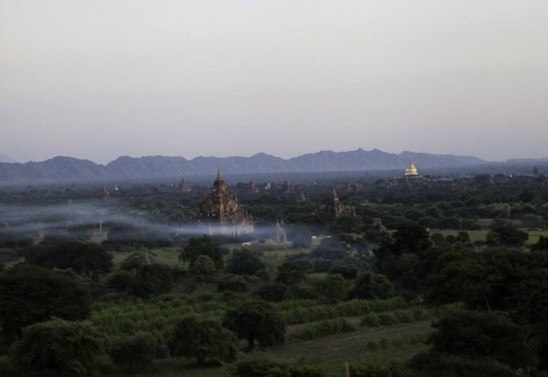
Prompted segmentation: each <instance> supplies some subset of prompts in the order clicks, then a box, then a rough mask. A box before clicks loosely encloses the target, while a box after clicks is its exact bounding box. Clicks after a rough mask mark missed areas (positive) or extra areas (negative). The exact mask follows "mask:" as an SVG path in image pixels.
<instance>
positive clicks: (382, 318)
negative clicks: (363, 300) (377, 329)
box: [379, 313, 398, 326]
mask: <svg viewBox="0 0 548 377" xmlns="http://www.w3.org/2000/svg"><path fill="white" fill-rule="evenodd" d="M379 323H380V324H381V325H382V326H388V325H395V324H397V323H398V320H397V319H396V316H395V315H394V314H392V313H380V314H379Z"/></svg>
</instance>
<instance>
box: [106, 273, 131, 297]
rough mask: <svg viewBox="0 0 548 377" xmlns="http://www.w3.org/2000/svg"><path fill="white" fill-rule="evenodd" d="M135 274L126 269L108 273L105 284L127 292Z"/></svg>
mask: <svg viewBox="0 0 548 377" xmlns="http://www.w3.org/2000/svg"><path fill="white" fill-rule="evenodd" d="M134 281H135V276H133V274H132V273H131V272H128V271H123V270H119V271H115V272H112V273H111V274H109V275H108V276H107V277H106V279H105V285H106V286H107V287H108V288H109V289H112V290H113V291H116V292H127V291H129V290H130V288H131V287H132V285H133V283H134Z"/></svg>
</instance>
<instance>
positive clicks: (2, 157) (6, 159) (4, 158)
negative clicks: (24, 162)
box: [0, 154, 17, 162]
mask: <svg viewBox="0 0 548 377" xmlns="http://www.w3.org/2000/svg"><path fill="white" fill-rule="evenodd" d="M0 162H17V161H15V160H14V159H13V158H11V157H10V156H6V155H5V154H0Z"/></svg>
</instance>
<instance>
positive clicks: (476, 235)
mask: <svg viewBox="0 0 548 377" xmlns="http://www.w3.org/2000/svg"><path fill="white" fill-rule="evenodd" d="M436 232H437V231H436ZM459 232H462V230H460V229H443V230H440V231H439V233H441V234H442V235H443V236H444V237H447V236H457V235H458V234H459ZM465 232H466V233H468V235H469V236H470V241H471V242H475V241H485V238H486V237H487V233H489V229H481V230H466V231H465Z"/></svg>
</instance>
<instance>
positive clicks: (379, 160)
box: [0, 149, 487, 184]
mask: <svg viewBox="0 0 548 377" xmlns="http://www.w3.org/2000/svg"><path fill="white" fill-rule="evenodd" d="M409 160H413V161H414V162H415V164H416V165H417V166H418V168H419V169H443V168H457V167H469V166H478V165H482V164H486V163H487V162H486V161H484V160H481V159H479V158H476V157H470V156H456V155H437V154H429V153H414V152H402V153H400V154H392V153H387V152H383V151H380V150H378V149H374V150H371V151H365V150H363V149H358V150H355V151H349V152H332V151H322V152H317V153H309V154H304V155H302V156H298V157H294V158H290V159H283V158H280V157H275V156H271V155H268V154H265V153H258V154H256V155H253V156H251V157H196V158H194V159H192V160H187V159H185V158H183V157H166V156H146V157H137V158H135V157H128V156H122V157H118V158H117V159H116V160H114V161H112V162H110V163H108V164H106V165H100V164H96V163H94V162H92V161H89V160H82V159H76V158H72V157H63V156H58V157H54V158H52V159H49V160H45V161H41V162H27V163H0V183H9V184H13V183H51V182H78V181H80V182H83V181H86V182H88V181H97V180H118V181H122V180H143V179H162V178H175V177H179V178H180V177H183V176H184V177H187V176H195V175H205V174H215V172H216V171H217V169H218V168H219V169H221V170H222V172H223V173H224V174H252V173H296V172H328V171H330V172H333V171H368V170H391V169H398V170H402V171H403V170H404V169H405V167H406V165H407V163H408V161H409Z"/></svg>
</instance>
